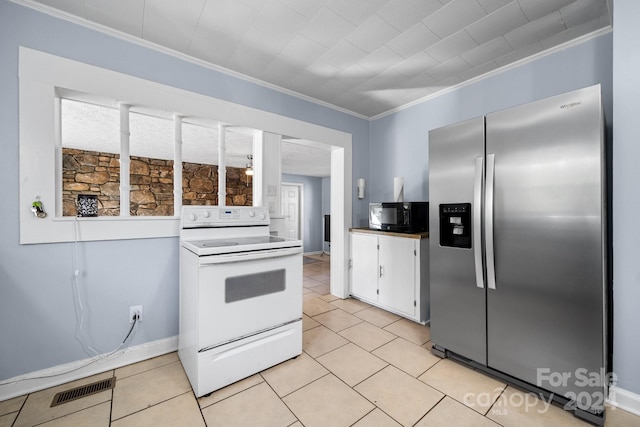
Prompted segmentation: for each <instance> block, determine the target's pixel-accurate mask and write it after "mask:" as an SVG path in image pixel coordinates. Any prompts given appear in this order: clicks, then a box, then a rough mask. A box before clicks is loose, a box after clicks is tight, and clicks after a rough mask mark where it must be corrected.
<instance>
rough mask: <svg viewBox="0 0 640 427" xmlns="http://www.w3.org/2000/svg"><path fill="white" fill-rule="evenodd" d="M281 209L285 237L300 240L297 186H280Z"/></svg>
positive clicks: (298, 188) (298, 192)
mask: <svg viewBox="0 0 640 427" xmlns="http://www.w3.org/2000/svg"><path fill="white" fill-rule="evenodd" d="M280 193H281V199H280V203H281V207H282V208H281V209H282V215H284V229H285V237H289V238H291V239H299V238H300V187H299V186H297V185H286V184H282V185H281V186H280Z"/></svg>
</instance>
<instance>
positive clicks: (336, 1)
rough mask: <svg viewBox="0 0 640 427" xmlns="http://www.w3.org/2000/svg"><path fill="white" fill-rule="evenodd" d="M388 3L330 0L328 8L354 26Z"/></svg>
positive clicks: (381, 1)
mask: <svg viewBox="0 0 640 427" xmlns="http://www.w3.org/2000/svg"><path fill="white" fill-rule="evenodd" d="M290 1H297V0H290ZM311 1H313V0H311ZM388 1H389V0H349V1H345V0H330V1H329V2H328V6H329V8H331V9H332V10H333V11H334V12H336V13H337V14H338V15H340V16H342V17H343V18H344V19H346V20H347V21H349V22H351V23H353V24H355V25H360V24H362V23H363V22H364V21H366V20H367V19H368V18H369V17H371V16H372V15H374V14H375V13H376V12H377V11H378V10H379V9H380V8H381V7H382V6H384V5H385V4H387V3H388Z"/></svg>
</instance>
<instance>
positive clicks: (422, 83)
mask: <svg viewBox="0 0 640 427" xmlns="http://www.w3.org/2000/svg"><path fill="white" fill-rule="evenodd" d="M437 81H438V80H437V79H436V78H435V77H433V76H432V75H431V74H429V73H427V72H425V71H423V72H421V73H420V74H418V75H416V76H415V77H413V78H410V79H409V80H407V81H405V82H404V85H405V87H407V88H413V89H415V90H417V91H418V92H423V91H422V89H428V88H429V87H431V86H433V85H434V84H436V82H437Z"/></svg>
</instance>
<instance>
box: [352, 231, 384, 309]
mask: <svg viewBox="0 0 640 427" xmlns="http://www.w3.org/2000/svg"><path fill="white" fill-rule="evenodd" d="M351 263H352V264H351V293H352V294H353V295H355V296H357V297H360V298H363V299H367V300H370V301H377V299H378V236H376V235H374V234H362V233H352V234H351Z"/></svg>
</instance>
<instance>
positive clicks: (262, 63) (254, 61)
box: [227, 46, 271, 77]
mask: <svg viewBox="0 0 640 427" xmlns="http://www.w3.org/2000/svg"><path fill="white" fill-rule="evenodd" d="M270 62H271V58H270V57H269V56H267V55H257V54H256V50H255V49H247V46H241V47H238V49H236V50H235V52H233V54H232V55H231V57H230V58H229V60H228V61H227V65H228V66H229V67H230V68H231V69H232V70H235V71H238V72H240V73H243V74H246V75H248V76H254V77H256V76H255V74H256V70H265V69H266V68H267V66H268V65H269V63H270Z"/></svg>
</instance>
